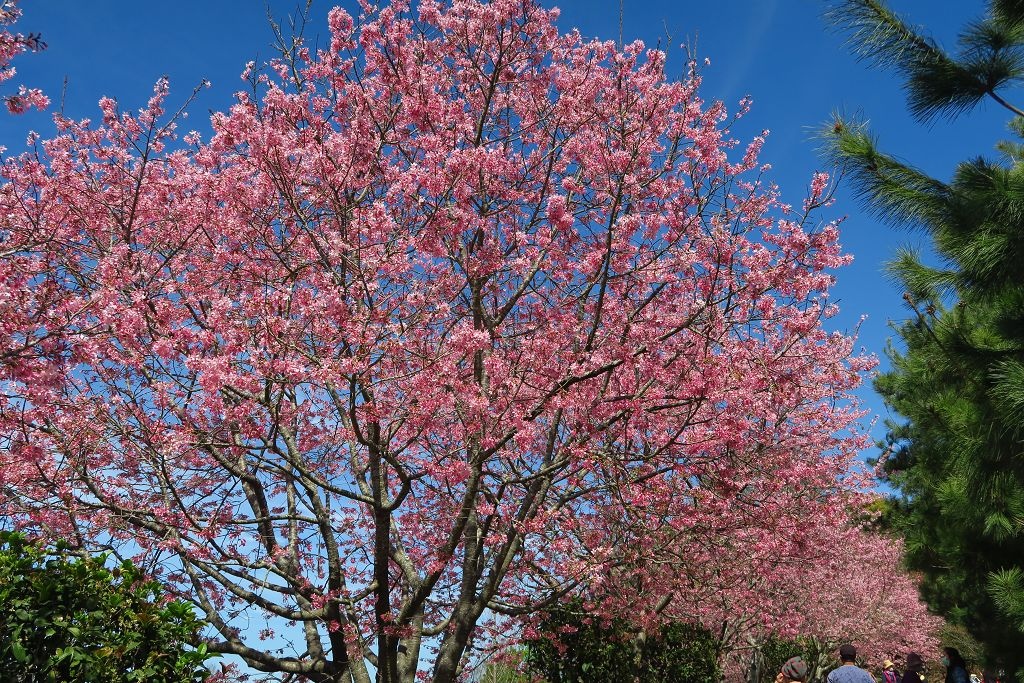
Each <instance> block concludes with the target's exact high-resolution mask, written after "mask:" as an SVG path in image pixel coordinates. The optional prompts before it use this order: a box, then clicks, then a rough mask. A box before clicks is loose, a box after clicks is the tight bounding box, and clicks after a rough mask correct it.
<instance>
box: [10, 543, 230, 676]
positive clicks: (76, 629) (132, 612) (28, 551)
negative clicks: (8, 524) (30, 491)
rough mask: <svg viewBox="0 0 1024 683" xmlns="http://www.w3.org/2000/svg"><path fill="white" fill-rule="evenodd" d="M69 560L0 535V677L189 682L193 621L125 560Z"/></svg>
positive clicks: (194, 650) (198, 658)
mask: <svg viewBox="0 0 1024 683" xmlns="http://www.w3.org/2000/svg"><path fill="white" fill-rule="evenodd" d="M107 559H108V558H107V556H105V555H99V556H96V557H84V558H73V557H70V556H69V555H68V554H67V553H66V548H65V547H63V546H61V547H58V548H57V549H55V550H48V549H45V548H41V547H39V546H37V545H35V544H33V543H31V542H29V541H28V540H26V538H25V537H24V536H22V535H20V534H16V533H10V532H0V680H3V681H6V682H8V683H43V682H47V683H75V682H78V681H82V682H85V681H90V682H92V681H104V682H109V683H129V682H135V681H146V682H147V683H194V682H195V681H203V680H205V679H206V678H207V676H208V674H209V672H208V671H207V669H206V668H205V667H204V666H203V662H204V661H205V660H206V659H208V658H209V657H210V656H211V655H210V654H209V653H208V652H207V650H206V646H205V645H202V644H199V645H196V643H197V642H198V633H199V630H200V628H201V627H202V622H201V621H200V620H199V619H197V618H196V617H195V615H194V614H193V613H192V608H191V606H189V605H188V604H186V603H183V602H167V601H165V600H164V599H163V597H162V591H161V588H160V585H159V584H157V583H156V582H154V581H149V580H146V578H145V577H144V575H143V574H142V572H141V570H139V569H138V568H137V567H135V566H134V565H132V564H131V563H130V562H124V563H122V564H120V565H119V566H117V567H114V568H108V567H107V566H106V564H107Z"/></svg>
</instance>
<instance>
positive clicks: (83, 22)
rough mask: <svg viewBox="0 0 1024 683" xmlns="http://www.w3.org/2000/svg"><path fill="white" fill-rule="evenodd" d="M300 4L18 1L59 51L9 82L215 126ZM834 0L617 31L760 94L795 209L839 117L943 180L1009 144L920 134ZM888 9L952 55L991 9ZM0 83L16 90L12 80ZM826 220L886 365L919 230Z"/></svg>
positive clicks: (591, 30) (596, 5)
mask: <svg viewBox="0 0 1024 683" xmlns="http://www.w3.org/2000/svg"><path fill="white" fill-rule="evenodd" d="M302 4H304V3H303V2H302V1H301V0H299V1H298V2H296V0H270V1H269V4H266V3H264V2H263V1H261V0H245V1H243V0H233V1H231V2H218V1H217V0H205V1H199V0H175V2H166V3H146V2H127V1H126V0H120V1H116V0H90V2H75V1H73V0H22V2H21V7H22V9H23V12H24V16H23V18H22V20H21V22H20V24H19V30H21V31H23V32H30V31H31V32H40V33H42V34H43V39H44V40H45V41H46V42H47V43H48V44H49V48H48V49H47V50H46V51H45V52H43V53H40V54H37V55H30V56H25V57H22V58H19V60H18V61H17V62H16V66H17V68H18V71H19V73H18V76H17V77H16V78H15V79H14V81H12V82H11V83H25V84H28V85H30V86H32V87H41V88H43V89H44V90H46V91H47V93H48V94H50V95H51V97H53V98H54V100H55V101H57V100H59V99H60V97H61V95H60V93H61V91H62V84H63V83H64V82H65V79H66V82H67V86H66V89H64V92H65V95H64V110H65V113H66V114H67V115H69V116H72V117H76V118H77V117H86V116H93V117H94V116H96V113H97V109H96V102H97V101H98V100H99V98H100V97H102V96H111V97H115V98H116V99H118V100H119V102H120V103H121V105H122V106H123V107H126V108H133V109H134V108H137V107H140V106H142V105H143V104H144V103H145V101H146V99H147V98H148V97H149V95H150V94H151V92H152V85H153V83H154V82H155V81H156V79H157V78H159V77H160V76H161V75H164V74H166V75H168V76H170V78H171V89H172V98H171V101H172V103H179V102H181V101H183V100H184V99H185V98H186V97H187V96H188V94H189V93H191V91H192V89H193V88H194V87H195V86H196V85H197V84H199V83H200V82H201V81H202V80H203V79H208V80H210V81H211V83H212V87H211V88H210V89H208V90H205V91H203V93H202V94H201V96H200V98H199V99H198V101H197V102H196V103H195V105H194V106H193V107H192V108H191V109H190V113H191V121H190V123H186V127H194V128H195V129H197V130H200V131H205V130H206V129H207V125H206V119H207V117H208V112H209V111H211V110H220V109H223V108H225V107H227V106H229V105H230V103H231V96H232V93H233V92H234V91H235V90H238V89H240V88H241V87H242V83H241V81H240V80H239V77H238V74H239V73H240V72H241V70H242V68H243V65H244V64H245V63H246V62H247V61H248V60H250V59H255V60H257V61H263V60H264V59H266V58H269V57H270V56H272V54H273V49H272V46H271V44H272V42H273V36H272V33H271V31H270V28H269V25H268V20H267V12H268V9H269V12H270V13H271V14H272V15H274V16H275V17H277V18H278V19H281V18H282V17H286V16H287V15H288V14H289V13H292V12H294V10H295V9H296V7H297V6H299V5H302ZM335 4H338V3H337V1H334V2H332V1H330V0H312V7H311V14H310V17H311V22H310V25H309V27H308V28H307V31H306V35H307V36H308V37H309V38H310V39H315V38H316V37H317V36H320V38H321V42H322V41H323V40H325V37H326V15H327V11H328V10H329V9H330V7H332V6H333V5H335ZM347 4H349V5H350V4H352V3H347ZM543 4H545V5H546V6H550V5H552V4H556V5H557V6H559V7H560V8H561V9H562V17H561V20H560V24H561V26H562V28H563V29H569V28H574V27H575V28H578V29H580V31H581V32H582V33H583V34H584V35H586V36H590V37H599V38H611V39H615V38H618V36H619V1H618V0H563V1H562V2H555V3H552V2H548V1H547V0H545V1H544V2H543ZM824 4H825V3H824V2H823V0H730V1H729V2H706V1H705V2H694V1H693V0H624V10H625V11H624V17H623V25H622V33H623V37H624V38H625V39H626V40H627V41H629V40H632V39H635V38H640V39H643V40H644V41H645V42H647V43H648V44H649V45H654V44H656V43H658V42H659V40H660V42H661V45H662V46H666V47H668V49H669V55H670V56H669V66H670V72H673V73H679V72H680V71H681V70H682V67H683V52H682V50H681V49H680V48H679V45H680V44H681V43H684V42H688V43H689V44H691V45H693V46H694V47H695V54H696V55H697V56H699V57H701V58H703V57H707V58H709V59H710V60H711V66H710V67H709V68H706V69H704V77H705V85H704V89H703V91H702V94H703V96H704V97H705V99H723V100H724V101H725V102H726V104H728V105H730V106H735V103H736V101H737V100H739V99H740V98H741V97H742V96H744V95H751V96H752V97H753V100H754V106H753V110H752V111H751V113H750V114H749V115H748V116H747V118H746V119H745V122H744V124H743V125H742V126H741V127H740V128H738V129H737V132H738V133H739V134H740V135H741V136H742V137H743V138H744V139H746V138H749V137H750V136H752V135H754V134H756V133H757V132H759V131H760V130H761V129H763V128H767V129H769V130H770V131H771V136H770V137H769V140H768V143H767V144H766V145H765V148H764V151H763V155H762V159H763V160H764V161H767V162H769V163H771V164H772V166H773V171H772V176H771V177H772V179H773V180H775V181H776V182H778V184H779V185H780V186H781V188H782V190H783V194H784V197H785V198H786V199H787V201H789V202H791V203H793V204H799V201H800V199H801V198H802V196H803V194H804V192H805V189H806V187H807V183H808V181H809V179H810V176H811V174H812V173H813V172H814V171H815V170H829V169H828V168H827V167H826V165H825V164H824V162H823V161H822V159H821V158H820V156H819V155H818V152H817V149H816V147H817V145H816V143H815V141H814V140H813V139H812V133H813V131H814V130H815V129H816V128H818V127H819V126H820V125H821V124H822V123H823V122H824V121H826V120H828V119H829V117H830V115H831V113H832V112H833V111H836V110H839V111H843V112H846V113H849V114H854V113H858V112H859V113H861V114H862V115H863V116H864V117H866V118H867V119H869V120H870V121H871V124H872V129H873V131H874V132H875V134H876V135H877V136H878V137H879V139H880V143H881V147H882V148H883V149H884V150H886V151H888V152H890V153H893V154H895V155H897V156H898V157H901V158H903V159H905V160H907V161H909V162H911V163H913V164H915V165H917V166H919V167H921V168H923V169H924V170H926V171H928V172H930V173H932V174H933V175H936V176H937V177H939V178H943V179H946V178H949V176H950V174H951V173H952V170H953V168H954V166H955V165H956V163H957V162H958V161H961V160H963V159H966V158H968V157H971V156H975V155H979V154H994V152H992V147H993V145H994V144H995V143H996V142H997V141H998V140H1000V139H1002V138H1004V137H1006V135H1005V130H1006V129H1005V122H1006V121H1007V120H1008V116H1007V114H1006V113H1005V112H1004V110H1002V109H1001V108H999V107H997V106H995V105H994V104H986V105H983V106H982V107H981V108H980V109H979V110H978V111H976V112H974V113H973V114H971V115H970V116H967V117H962V118H961V119H959V120H957V121H955V122H953V123H948V122H942V121H940V122H938V123H937V124H935V125H933V126H931V127H930V128H925V127H922V126H921V125H919V124H916V123H914V122H913V121H912V120H911V119H910V117H909V116H908V115H907V114H906V111H905V106H904V99H903V94H902V90H901V86H900V83H899V81H898V79H897V78H896V76H895V75H894V74H892V73H889V72H883V71H879V70H877V69H872V68H869V67H868V66H867V65H865V64H861V63H857V62H856V61H855V60H854V59H853V58H852V57H850V55H849V53H848V51H847V49H846V48H845V47H844V46H843V38H842V36H840V35H838V34H837V33H835V32H834V31H830V30H829V29H828V28H827V27H826V25H825V23H824V21H823V20H822V19H821V16H820V15H821V12H822V9H823V8H824ZM890 5H891V6H892V7H893V8H894V9H895V10H896V11H897V12H899V13H902V14H904V16H905V17H906V18H908V19H910V20H911V22H912V23H916V24H921V25H924V26H927V27H928V30H929V32H930V33H931V34H932V35H933V36H934V37H935V38H936V39H938V40H939V41H940V42H941V43H942V44H944V45H946V46H947V47H952V46H953V44H954V41H955V39H956V34H957V30H958V27H959V26H961V25H962V24H963V22H964V21H965V20H967V19H970V18H973V17H976V16H979V15H980V14H981V13H982V11H983V4H982V3H981V2H980V1H967V2H952V1H951V0H940V1H939V2H921V1H917V2H915V1H913V0H891V1H890ZM5 85H6V86H7V89H8V90H10V83H8V84H5ZM30 129H31V130H35V131H37V132H39V133H41V134H43V135H44V137H46V136H48V134H49V133H51V132H52V130H53V127H52V123H51V122H50V120H49V115H47V114H27V115H24V116H21V117H11V116H6V115H5V116H0V144H3V145H4V146H6V147H7V148H8V150H9V151H10V152H17V151H19V150H20V149H22V148H23V144H24V143H23V140H24V138H25V134H26V132H27V131H28V130H30ZM827 215H829V216H831V217H840V216H847V217H848V218H847V220H846V222H845V223H844V224H843V229H842V235H843V238H842V239H843V243H844V245H845V247H846V249H847V250H848V251H849V252H851V253H852V254H853V255H854V257H855V262H854V264H853V265H852V266H850V267H848V268H846V269H844V270H842V271H840V272H839V274H838V285H837V286H836V288H835V289H834V292H833V298H834V299H835V300H838V301H839V304H840V307H841V309H842V313H841V315H840V316H839V317H838V318H836V319H834V320H833V321H831V326H832V327H835V328H838V329H842V330H851V329H853V328H854V327H855V326H856V325H857V323H858V320H859V319H860V317H861V316H862V315H866V316H868V317H867V320H866V321H865V322H864V323H863V325H862V327H861V329H860V340H861V343H862V344H863V346H864V347H865V348H867V349H868V350H869V351H871V352H874V353H877V354H879V355H881V353H882V350H883V348H884V344H885V340H886V338H887V337H889V336H890V332H889V329H888V321H889V320H898V319H901V318H902V317H904V316H905V312H904V309H903V307H902V305H901V304H902V302H901V298H900V296H901V292H900V291H899V290H898V289H896V288H895V287H894V286H892V285H891V284H890V283H888V282H887V281H886V280H885V277H884V275H883V274H882V266H883V263H884V262H885V261H886V259H888V258H889V257H891V255H892V254H893V252H894V250H895V248H896V247H897V246H898V245H900V244H921V243H922V241H923V238H922V235H921V234H919V233H912V232H908V231H906V230H900V229H894V228H892V227H889V226H885V225H881V224H879V223H877V222H876V221H875V220H873V219H872V218H870V217H869V216H868V215H867V214H866V213H865V212H864V211H863V207H862V206H860V205H859V204H858V203H857V202H856V201H855V200H854V199H853V198H852V196H851V192H850V188H849V187H848V186H842V187H841V188H840V191H839V193H838V201H837V203H836V205H835V206H834V207H833V208H832V210H831V212H830V213H829V214H827ZM862 394H863V397H864V399H865V401H866V402H867V405H868V408H869V409H870V410H871V411H872V413H874V414H879V415H883V416H884V414H885V408H884V406H883V405H882V404H881V402H880V401H879V400H878V399H877V397H875V396H874V395H873V393H872V392H871V390H870V389H866V390H865V391H863V392H862ZM876 434H877V435H880V434H881V431H880V430H876Z"/></svg>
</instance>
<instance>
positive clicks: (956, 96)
mask: <svg viewBox="0 0 1024 683" xmlns="http://www.w3.org/2000/svg"><path fill="white" fill-rule="evenodd" d="M828 16H829V19H830V21H831V22H833V23H834V24H835V25H836V26H841V27H847V28H849V31H850V44H851V45H852V46H853V49H854V51H855V52H856V53H857V54H858V56H860V57H862V58H864V59H866V60H868V61H871V62H873V63H874V64H875V65H877V66H881V67H888V68H894V69H895V70H897V71H898V72H899V73H900V75H901V76H902V77H903V78H904V80H905V84H906V90H907V97H908V106H909V109H910V111H911V113H912V114H913V115H914V116H915V117H916V118H917V119H918V120H919V121H920V122H922V123H928V122H930V121H933V120H934V119H936V118H937V117H950V118H952V117H956V116H958V115H960V114H963V113H966V112H968V111H969V110H971V109H972V108H973V107H974V106H976V105H977V104H979V103H980V102H982V101H984V100H985V99H986V98H988V99H991V100H994V101H996V102H998V103H999V104H1000V105H1002V106H1003V107H1005V108H1007V109H1008V110H1009V111H1010V112H1012V114H1013V117H1014V118H1013V121H1012V122H1011V126H1010V127H1011V129H1012V130H1013V132H1014V133H1015V134H1016V135H1017V136H1020V137H1024V118H1022V114H1024V112H1022V111H1021V110H1020V109H1018V108H1017V107H1015V106H1014V105H1013V104H1011V103H1010V102H1009V101H1008V100H1007V99H1006V97H1004V95H1005V92H1006V91H1007V90H1008V89H1010V88H1012V87H1013V86H1015V85H1019V84H1021V82H1022V80H1024V2H1019V1H1017V2H1012V1H1009V0H1004V1H993V2H990V3H989V6H988V13H987V15H986V16H985V17H984V18H983V19H981V20H979V21H976V22H973V23H971V24H969V25H968V26H967V27H965V29H964V30H963V32H962V34H961V39H960V40H961V49H960V51H959V52H958V53H957V54H956V55H952V54H950V53H948V52H946V51H945V50H943V49H942V48H941V47H940V46H939V45H938V44H937V43H936V42H935V41H933V40H931V39H930V38H928V37H927V36H925V35H922V34H921V33H920V32H918V31H917V30H915V29H914V28H912V27H910V25H908V24H907V23H906V22H905V21H904V20H903V19H901V18H900V17H899V16H897V15H896V14H894V13H893V12H892V11H891V10H889V9H888V7H886V6H885V5H884V4H883V3H881V2H877V1H876V0H850V1H847V2H843V3H841V4H839V5H837V6H834V7H833V8H832V9H831V10H830V12H829V15H828ZM826 139H827V140H828V149H829V151H830V153H831V154H832V156H833V157H834V159H835V160H836V161H837V162H839V163H841V164H843V166H844V167H845V168H846V170H847V173H848V174H849V175H850V176H851V177H852V179H853V182H854V184H855V186H856V188H857V190H858V191H859V192H860V193H861V195H862V198H863V199H864V200H865V202H866V204H867V205H868V207H869V208H870V209H871V210H872V211H873V212H875V213H876V214H877V215H879V216H880V217H882V218H883V219H885V220H887V221H889V222H891V223H894V224H897V225H903V226H908V227H918V228H923V229H924V230H925V231H926V232H927V234H928V235H929V236H930V238H931V241H932V245H933V248H934V252H935V255H936V256H937V257H938V265H935V266H933V265H926V264H925V262H924V261H923V259H922V255H921V254H919V253H917V252H915V251H914V250H911V249H903V250H901V251H900V252H899V253H898V254H897V255H896V258H895V259H894V261H893V262H892V263H890V264H889V272H890V274H891V275H892V276H893V278H894V279H895V280H896V281H897V282H899V283H900V284H901V285H902V287H903V288H904V289H905V294H904V299H905V301H906V304H907V307H908V309H909V314H910V315H909V316H908V319H907V320H906V321H905V322H903V323H902V324H899V325H897V326H896V327H895V332H896V337H897V339H898V342H897V343H895V344H893V345H891V347H890V348H889V350H888V352H889V356H890V358H891V360H892V369H891V371H889V372H887V373H885V374H883V375H882V376H880V377H879V378H878V380H877V382H876V388H877V390H878V391H879V393H880V394H881V395H882V396H883V398H884V399H885V401H886V403H887V404H888V405H889V406H890V407H891V408H893V409H895V411H896V412H898V413H899V414H900V415H902V416H903V417H904V418H905V421H904V422H902V423H890V424H889V433H888V435H887V443H886V444H884V447H885V448H886V449H887V450H886V452H887V454H888V457H887V459H886V462H885V468H886V470H887V471H888V472H889V474H890V481H891V483H892V484H893V485H894V486H895V487H896V489H897V491H898V492H899V493H900V494H901V495H900V497H899V500H898V501H896V506H895V509H896V514H895V515H893V518H894V520H895V526H896V528H898V529H899V530H900V531H901V532H902V533H903V534H904V536H905V538H906V541H907V548H908V562H909V564H910V566H911V568H913V569H916V570H919V571H920V572H921V573H922V576H923V583H922V592H923V594H924V597H925V598H926V600H927V601H928V602H929V604H930V606H931V607H933V608H934V609H936V610H937V611H939V612H940V613H942V614H943V615H945V616H946V617H947V618H949V619H950V620H952V621H954V622H956V623H960V624H963V625H964V626H966V627H967V628H968V630H969V631H971V633H972V634H973V635H975V637H977V638H978V639H979V640H980V641H981V642H982V643H983V644H984V645H985V647H986V649H987V653H988V657H989V658H990V659H991V660H993V662H995V661H997V660H998V661H1001V662H1002V663H1003V665H1004V666H1006V668H1007V669H1009V670H1013V669H1016V668H1017V667H1024V658H1022V657H1024V656H1022V654H1021V653H1020V651H1019V650H1020V648H1019V643H1020V640H1021V637H1022V635H1024V147H1022V146H1021V145H1020V144H1018V143H1012V142H1011V143H1003V144H1002V145H1000V150H1001V151H1002V153H1003V158H1002V159H999V160H996V161H992V160H987V159H984V158H977V159H972V160H969V161H965V162H963V163H961V164H960V165H959V166H958V168H957V169H956V172H955V173H954V176H953V178H952V180H951V181H950V182H948V183H945V182H941V181H939V180H937V179H935V178H932V177H930V176H928V175H927V174H925V173H922V172H921V171H919V170H918V169H915V168H913V167H911V166H909V165H906V164H903V163H900V162H898V161H896V160H895V159H893V158H892V157H890V156H887V155H885V154H883V153H882V152H880V151H879V149H878V147H877V145H876V142H875V140H874V138H873V137H872V136H871V135H870V133H869V132H868V130H867V129H866V128H865V126H863V125H861V124H857V123H851V122H848V121H844V120H841V119H837V120H836V121H835V122H834V123H833V125H832V126H831V127H830V128H829V129H828V133H827V135H826ZM1018 676H1019V677H1020V679H1021V680H1022V681H1024V668H1022V669H1021V671H1019V672H1018Z"/></svg>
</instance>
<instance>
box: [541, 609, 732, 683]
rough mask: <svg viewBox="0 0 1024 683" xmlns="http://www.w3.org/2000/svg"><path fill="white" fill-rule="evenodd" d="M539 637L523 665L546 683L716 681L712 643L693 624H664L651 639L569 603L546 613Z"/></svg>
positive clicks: (715, 652)
mask: <svg viewBox="0 0 1024 683" xmlns="http://www.w3.org/2000/svg"><path fill="white" fill-rule="evenodd" d="M542 633H543V635H542V636H541V637H540V638H538V639H536V640H533V641H531V642H530V643H529V644H528V655H527V665H528V667H529V668H530V670H531V671H533V672H534V673H536V674H538V675H540V676H543V677H544V678H545V679H546V680H547V681H548V683H586V682H591V681H633V680H641V681H645V682H647V683H670V682H675V681H688V682H689V683H717V681H718V680H719V678H720V671H719V668H718V661H717V660H718V643H717V640H716V639H715V637H714V636H713V635H712V634H711V633H710V632H708V631H707V630H705V629H703V628H701V627H700V626H696V625H693V624H686V623H681V622H677V623H672V624H667V625H665V626H664V627H663V628H662V629H661V631H660V632H659V633H658V634H656V635H653V636H652V635H649V634H643V633H637V632H635V631H634V630H632V629H631V628H630V627H629V626H628V625H627V624H626V623H625V622H624V621H621V620H615V621H612V622H610V623H603V622H602V621H601V620H600V619H598V618H596V617H593V616H590V615H587V614H585V613H584V612H583V611H582V610H581V609H580V605H579V604H578V603H574V604H571V605H569V606H567V607H563V608H561V609H558V610H554V611H552V612H550V613H549V614H548V615H547V617H546V619H545V621H544V622H543V624H542Z"/></svg>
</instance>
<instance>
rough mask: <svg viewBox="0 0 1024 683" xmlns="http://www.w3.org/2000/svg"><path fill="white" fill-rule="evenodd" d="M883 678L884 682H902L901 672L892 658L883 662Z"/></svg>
mask: <svg viewBox="0 0 1024 683" xmlns="http://www.w3.org/2000/svg"><path fill="white" fill-rule="evenodd" d="M882 680H883V681H884V683H900V673H899V671H897V670H896V665H895V664H893V663H892V660H891V659H887V660H885V661H884V662H882Z"/></svg>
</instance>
